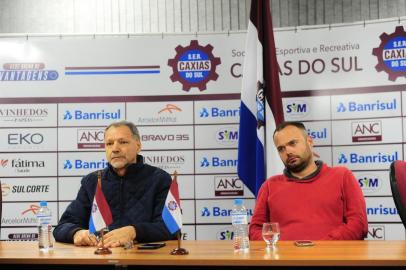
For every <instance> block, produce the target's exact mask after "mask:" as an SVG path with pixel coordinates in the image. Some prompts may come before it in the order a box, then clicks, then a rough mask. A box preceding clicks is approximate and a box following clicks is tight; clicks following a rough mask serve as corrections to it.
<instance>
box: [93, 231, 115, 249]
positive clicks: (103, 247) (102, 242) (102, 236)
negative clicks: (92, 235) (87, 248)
mask: <svg viewBox="0 0 406 270" xmlns="http://www.w3.org/2000/svg"><path fill="white" fill-rule="evenodd" d="M104 229H105V228H103V229H102V230H100V238H101V244H102V245H101V247H98V248H97V249H96V250H95V251H94V254H96V255H105V254H111V253H112V252H111V250H110V249H109V248H107V247H105V246H104Z"/></svg>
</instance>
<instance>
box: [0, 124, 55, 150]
mask: <svg viewBox="0 0 406 270" xmlns="http://www.w3.org/2000/svg"><path fill="white" fill-rule="evenodd" d="M0 140H1V141H2V142H4V143H3V144H1V145H0V151H5V152H7V151H35V152H41V151H56V150H57V145H56V129H51V128H27V129H1V130H0Z"/></svg>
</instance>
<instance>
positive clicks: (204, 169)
mask: <svg viewBox="0 0 406 270" xmlns="http://www.w3.org/2000/svg"><path fill="white" fill-rule="evenodd" d="M195 156H196V164H195V167H196V173H236V172H237V162H238V159H237V150H231V149H230V150H228V149H227V150H210V151H209V150H196V151H195Z"/></svg>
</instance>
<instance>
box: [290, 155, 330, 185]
mask: <svg viewBox="0 0 406 270" xmlns="http://www.w3.org/2000/svg"><path fill="white" fill-rule="evenodd" d="M314 163H316V166H317V169H316V170H315V171H314V172H312V173H311V174H309V175H307V176H305V177H303V178H298V177H296V176H294V175H293V174H292V173H291V172H290V171H289V170H288V169H287V168H285V169H284V170H283V174H284V175H285V176H286V177H287V178H288V180H289V181H296V182H311V181H314V180H315V178H316V176H317V175H318V174H319V173H320V171H321V169H322V168H323V161H321V160H316V161H315V162H314Z"/></svg>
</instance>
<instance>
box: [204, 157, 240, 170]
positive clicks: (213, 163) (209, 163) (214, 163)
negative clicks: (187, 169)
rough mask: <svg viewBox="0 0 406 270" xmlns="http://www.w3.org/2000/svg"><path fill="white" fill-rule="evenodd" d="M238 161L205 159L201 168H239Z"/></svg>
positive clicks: (218, 158)
mask: <svg viewBox="0 0 406 270" xmlns="http://www.w3.org/2000/svg"><path fill="white" fill-rule="evenodd" d="M237 163H238V159H223V158H220V157H211V158H207V157H203V158H202V160H201V161H200V167H206V168H207V167H215V168H216V167H237Z"/></svg>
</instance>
